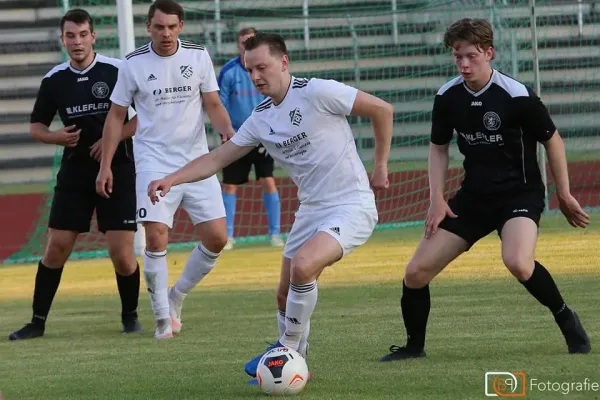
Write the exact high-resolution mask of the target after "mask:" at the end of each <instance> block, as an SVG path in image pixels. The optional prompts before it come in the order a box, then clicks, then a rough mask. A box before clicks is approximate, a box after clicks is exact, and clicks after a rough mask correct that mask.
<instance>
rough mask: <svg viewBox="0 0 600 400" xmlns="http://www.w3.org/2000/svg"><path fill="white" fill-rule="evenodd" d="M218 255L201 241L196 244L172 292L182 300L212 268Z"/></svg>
mask: <svg viewBox="0 0 600 400" xmlns="http://www.w3.org/2000/svg"><path fill="white" fill-rule="evenodd" d="M218 257H219V253H213V252H212V251H210V250H208V249H207V248H206V247H204V245H203V244H202V243H200V244H199V245H198V246H196V247H195V248H194V250H192V252H191V254H190V256H189V257H188V260H187V262H186V264H185V268H184V269H183V272H182V273H181V276H180V277H179V279H178V280H177V283H175V286H174V287H173V289H174V290H173V292H174V293H173V294H174V295H175V296H177V297H180V298H179V300H182V299H183V298H184V297H185V295H186V294H188V293H189V292H190V290H192V289H193V288H194V287H195V286H196V285H197V284H198V282H200V281H201V280H202V278H204V277H205V276H206V275H207V274H208V273H209V272H210V271H211V270H212V269H213V268H214V266H215V264H216V262H217V258H218Z"/></svg>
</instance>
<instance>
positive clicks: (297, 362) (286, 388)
mask: <svg viewBox="0 0 600 400" xmlns="http://www.w3.org/2000/svg"><path fill="white" fill-rule="evenodd" d="M256 379H257V380H258V386H259V387H260V388H261V390H262V391H263V392H265V393H267V394H270V395H272V396H295V395H297V394H298V393H300V392H301V391H302V389H304V385H306V381H307V380H308V367H307V366H306V361H305V360H304V358H303V357H302V356H301V355H300V354H299V353H298V352H297V351H295V350H292V349H290V348H287V347H277V348H274V349H272V350H270V351H268V352H267V353H265V355H263V356H262V358H261V359H260V361H259V363H258V368H257V370H256Z"/></svg>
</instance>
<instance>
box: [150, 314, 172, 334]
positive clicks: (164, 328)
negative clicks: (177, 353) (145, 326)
mask: <svg viewBox="0 0 600 400" xmlns="http://www.w3.org/2000/svg"><path fill="white" fill-rule="evenodd" d="M154 337H155V338H156V339H170V338H172V337H173V328H172V327H171V319H170V318H164V319H157V320H156V330H155V331H154Z"/></svg>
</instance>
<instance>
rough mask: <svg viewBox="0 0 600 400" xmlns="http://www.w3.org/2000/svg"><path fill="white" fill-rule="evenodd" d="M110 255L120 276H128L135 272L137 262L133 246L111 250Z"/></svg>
mask: <svg viewBox="0 0 600 400" xmlns="http://www.w3.org/2000/svg"><path fill="white" fill-rule="evenodd" d="M108 255H109V256H110V259H111V261H112V263H113V265H114V267H115V271H117V273H118V274H119V275H122V276H128V275H131V274H133V273H134V272H135V270H136V268H137V260H136V259H135V256H134V254H133V246H129V245H126V246H119V247H116V248H109V249H108Z"/></svg>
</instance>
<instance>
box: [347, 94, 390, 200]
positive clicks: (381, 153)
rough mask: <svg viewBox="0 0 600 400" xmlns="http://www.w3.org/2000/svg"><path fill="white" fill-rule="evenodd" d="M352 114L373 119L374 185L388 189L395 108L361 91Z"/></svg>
mask: <svg viewBox="0 0 600 400" xmlns="http://www.w3.org/2000/svg"><path fill="white" fill-rule="evenodd" d="M350 114H351V115H360V116H362V117H368V118H370V119H371V124H372V125H373V134H374V136H375V170H374V173H373V178H372V184H373V187H375V188H378V189H379V188H387V187H388V186H389V182H388V179H387V176H388V159H389V156H390V148H391V146H392V134H393V130H394V107H392V105H391V104H390V103H388V102H386V101H384V100H381V99H380V98H378V97H375V96H373V95H371V94H369V93H365V92H363V91H361V90H359V91H358V93H357V94H356V98H355V99H354V104H353V106H352V110H351V111H350Z"/></svg>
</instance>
